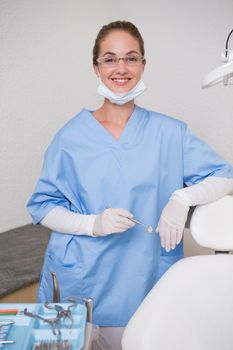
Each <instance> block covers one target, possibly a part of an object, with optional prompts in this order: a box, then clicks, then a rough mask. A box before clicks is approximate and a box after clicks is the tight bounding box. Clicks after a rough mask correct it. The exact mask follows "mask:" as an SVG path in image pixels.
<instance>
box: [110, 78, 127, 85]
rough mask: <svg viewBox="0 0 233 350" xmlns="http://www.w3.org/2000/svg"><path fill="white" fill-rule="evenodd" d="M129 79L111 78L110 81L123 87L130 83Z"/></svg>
mask: <svg viewBox="0 0 233 350" xmlns="http://www.w3.org/2000/svg"><path fill="white" fill-rule="evenodd" d="M130 80H131V79H130V78H113V79H112V81H114V83H116V84H117V85H124V84H126V83H128V81H130Z"/></svg>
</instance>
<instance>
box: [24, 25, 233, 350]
mask: <svg viewBox="0 0 233 350" xmlns="http://www.w3.org/2000/svg"><path fill="white" fill-rule="evenodd" d="M145 64H146V60H145V51H144V43H143V40H142V38H141V35H140V33H139V31H138V29H137V28H136V27H135V25H134V24H132V23H130V22H126V21H116V22H113V23H110V24H108V25H106V26H104V27H103V28H102V29H101V30H100V32H99V34H98V36H97V39H96V41H95V46H94V49H93V67H94V71H95V73H96V74H97V75H98V77H99V78H100V80H101V83H100V87H99V89H98V92H99V93H100V94H101V95H103V97H104V101H103V104H102V105H101V106H100V107H99V108H98V109H97V110H95V111H89V110H87V109H83V110H81V112H80V113H78V114H77V115H76V116H75V117H74V118H73V119H72V120H71V121H69V122H68V123H67V124H66V125H65V126H64V127H63V128H62V129H61V130H60V131H59V132H58V133H57V135H56V136H55V137H54V139H53V141H52V143H51V145H50V146H49V148H48V150H47V152H46V154H45V159H44V166H43V170H42V174H41V177H40V179H39V181H38V183H37V186H36V189H35V191H34V193H33V195H32V197H31V199H30V201H29V203H28V209H29V211H30V213H31V215H32V218H33V222H34V224H37V223H40V224H42V225H44V226H46V227H48V228H50V229H52V230H53V233H52V236H51V239H50V242H49V245H48V249H47V252H46V255H45V261H44V266H43V271H42V276H41V280H40V287H39V293H38V296H39V301H40V302H44V301H46V300H51V299H52V281H51V278H50V275H51V272H56V274H57V277H58V280H59V284H60V293H61V298H62V299H65V298H67V297H68V296H71V295H72V296H75V295H76V296H79V295H82V296H86V297H92V298H93V300H94V313H93V319H94V323H95V324H96V325H99V326H100V331H101V334H102V335H104V337H105V338H104V341H103V337H100V338H99V340H97V341H95V342H94V343H95V344H93V349H95V350H96V349H107V350H110V349H112V350H118V349H120V348H121V346H120V342H121V335H122V332H123V327H124V326H125V325H126V324H127V322H128V321H129V319H130V318H131V317H132V315H133V314H134V312H135V311H136V309H137V308H138V306H139V305H140V304H141V302H142V300H143V299H144V297H145V296H146V295H147V293H148V292H149V291H150V290H151V288H152V287H153V286H154V284H155V283H156V282H157V281H158V280H159V278H160V277H161V275H162V274H163V273H164V272H165V271H166V270H167V269H168V268H169V267H170V266H171V265H172V264H174V263H175V262H176V261H178V260H179V259H181V258H182V257H183V240H182V235H183V230H184V226H185V222H186V219H187V214H188V211H189V208H190V207H191V206H195V205H197V204H204V203H207V202H211V201H213V200H215V199H217V198H220V197H222V196H224V195H225V194H228V193H230V192H231V191H233V180H232V178H233V169H232V168H231V166H230V165H228V164H227V163H226V162H225V161H224V160H223V159H222V158H221V157H220V156H219V155H218V154H216V152H215V151H213V150H212V149H211V148H210V147H209V146H208V145H207V144H205V143H204V142H203V141H201V140H200V139H198V138H197V137H196V136H194V135H193V134H192V133H191V132H190V130H189V129H188V127H187V125H186V124H185V123H183V122H182V121H179V120H177V119H174V118H171V117H168V116H166V115H163V114H161V113H157V112H153V111H149V110H146V109H145V108H142V107H139V106H137V105H136V104H135V97H136V96H138V95H139V94H140V93H142V92H143V91H145V86H144V83H143V82H142V76H143V72H144V68H145ZM132 219H133V220H132ZM138 222H141V223H145V224H149V223H150V224H151V225H152V226H153V227H157V229H156V232H157V233H155V232H154V231H153V233H148V232H147V230H146V229H145V227H144V226H143V225H139V224H138ZM146 227H147V225H146Z"/></svg>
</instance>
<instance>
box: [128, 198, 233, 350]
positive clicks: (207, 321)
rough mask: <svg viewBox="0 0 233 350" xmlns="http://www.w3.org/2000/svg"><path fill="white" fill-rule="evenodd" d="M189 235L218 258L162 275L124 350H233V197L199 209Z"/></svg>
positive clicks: (195, 259) (187, 261)
mask: <svg viewBox="0 0 233 350" xmlns="http://www.w3.org/2000/svg"><path fill="white" fill-rule="evenodd" d="M190 231H191V234H192V236H193V238H194V240H195V241H196V242H197V243H198V244H199V245H200V246H202V247H205V248H211V249H213V250H214V251H215V254H213V255H212V254H209V255H201V256H192V257H187V258H184V259H182V260H180V261H178V262H177V263H176V264H174V265H173V266H172V267H171V268H170V269H169V270H168V271H167V272H166V273H165V274H164V275H163V277H162V278H161V279H160V280H159V281H158V283H157V284H156V285H155V286H154V288H153V289H152V290H151V291H150V293H149V294H148V295H147V297H146V298H145V299H144V301H143V302H142V304H141V305H140V306H139V308H138V310H137V311H136V313H135V314H134V315H133V317H132V318H131V320H130V321H129V323H128V325H127V326H126V328H125V331H124V334H123V338H122V349H123V350H232V349H233V255H231V254H230V251H231V250H233V196H225V197H223V198H222V199H220V200H218V201H215V202H213V203H210V204H206V205H202V206H198V207H196V208H195V210H194V213H193V215H192V218H191V222H190Z"/></svg>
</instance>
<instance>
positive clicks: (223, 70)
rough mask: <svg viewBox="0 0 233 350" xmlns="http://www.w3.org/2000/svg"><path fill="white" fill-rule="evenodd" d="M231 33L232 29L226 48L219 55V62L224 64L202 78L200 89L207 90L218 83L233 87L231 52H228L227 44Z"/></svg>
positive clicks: (232, 55)
mask: <svg viewBox="0 0 233 350" xmlns="http://www.w3.org/2000/svg"><path fill="white" fill-rule="evenodd" d="M232 33H233V29H232V30H231V31H230V33H229V34H228V37H227V40H226V48H225V51H224V52H223V53H222V55H221V61H222V62H224V64H222V65H221V66H219V67H218V68H215V69H214V70H212V71H211V72H210V73H208V74H207V75H206V76H205V77H204V79H203V82H202V88H208V87H211V86H213V85H216V84H218V83H223V84H224V85H233V79H231V78H233V50H228V42H229V39H230V36H231V34H232Z"/></svg>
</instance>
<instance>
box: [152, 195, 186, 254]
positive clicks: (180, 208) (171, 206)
mask: <svg viewBox="0 0 233 350" xmlns="http://www.w3.org/2000/svg"><path fill="white" fill-rule="evenodd" d="M188 211H189V207H188V206H186V205H185V204H182V203H181V202H180V201H178V200H176V199H174V198H172V199H170V200H169V202H168V203H167V205H166V206H165V207H164V209H163V211H162V214H161V216H160V219H159V223H158V226H157V228H156V232H158V233H159V236H160V240H161V246H162V247H163V248H165V249H166V251H167V252H169V251H170V250H171V249H175V247H176V244H179V243H180V241H181V239H182V235H183V231H184V226H185V222H186V220H187V216H188Z"/></svg>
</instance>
